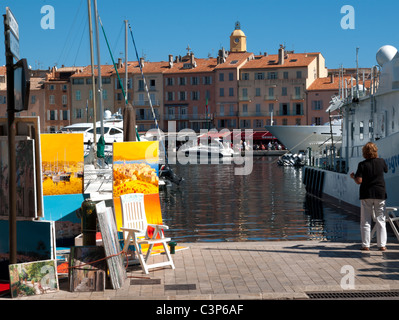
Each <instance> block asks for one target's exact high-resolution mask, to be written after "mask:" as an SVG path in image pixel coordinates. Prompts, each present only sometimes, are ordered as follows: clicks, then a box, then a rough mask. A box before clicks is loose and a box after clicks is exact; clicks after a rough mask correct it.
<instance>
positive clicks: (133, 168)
mask: <svg viewBox="0 0 399 320" xmlns="http://www.w3.org/2000/svg"><path fill="white" fill-rule="evenodd" d="M158 149H159V142H158V141H135V142H117V143H114V144H113V181H112V192H113V199H114V210H115V218H116V223H117V228H118V230H120V227H121V225H122V211H121V207H120V196H121V195H123V194H128V193H144V194H159V177H158V174H159V171H158Z"/></svg>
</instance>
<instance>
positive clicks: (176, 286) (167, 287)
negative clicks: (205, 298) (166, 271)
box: [164, 283, 197, 290]
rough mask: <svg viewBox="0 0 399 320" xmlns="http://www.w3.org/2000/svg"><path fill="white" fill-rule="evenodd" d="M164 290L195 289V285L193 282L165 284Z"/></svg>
mask: <svg viewBox="0 0 399 320" xmlns="http://www.w3.org/2000/svg"><path fill="white" fill-rule="evenodd" d="M164 289H165V290H196V289H197V285H196V284H195V283H193V284H165V288H164Z"/></svg>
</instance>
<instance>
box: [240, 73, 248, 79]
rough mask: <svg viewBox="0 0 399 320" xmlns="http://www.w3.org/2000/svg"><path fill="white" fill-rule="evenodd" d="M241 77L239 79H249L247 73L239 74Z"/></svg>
mask: <svg viewBox="0 0 399 320" xmlns="http://www.w3.org/2000/svg"><path fill="white" fill-rule="evenodd" d="M241 77H242V79H241V80H249V73H243V74H242V75H241Z"/></svg>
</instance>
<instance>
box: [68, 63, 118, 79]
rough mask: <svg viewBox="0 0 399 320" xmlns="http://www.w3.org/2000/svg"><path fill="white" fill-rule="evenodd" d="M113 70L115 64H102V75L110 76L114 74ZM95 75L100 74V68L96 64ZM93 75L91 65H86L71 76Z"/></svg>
mask: <svg viewBox="0 0 399 320" xmlns="http://www.w3.org/2000/svg"><path fill="white" fill-rule="evenodd" d="M112 70H114V66H112V65H102V66H101V76H102V77H109V76H111V74H112ZM94 75H95V76H97V75H98V68H97V66H94ZM87 77H91V65H90V66H87V67H84V68H83V70H82V71H81V72H76V73H75V74H73V75H72V76H71V78H87Z"/></svg>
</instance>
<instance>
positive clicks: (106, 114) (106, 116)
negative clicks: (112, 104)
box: [104, 110, 112, 119]
mask: <svg viewBox="0 0 399 320" xmlns="http://www.w3.org/2000/svg"><path fill="white" fill-rule="evenodd" d="M111 117H112V112H111V111H109V110H105V111H104V118H105V119H110V118H111Z"/></svg>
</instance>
